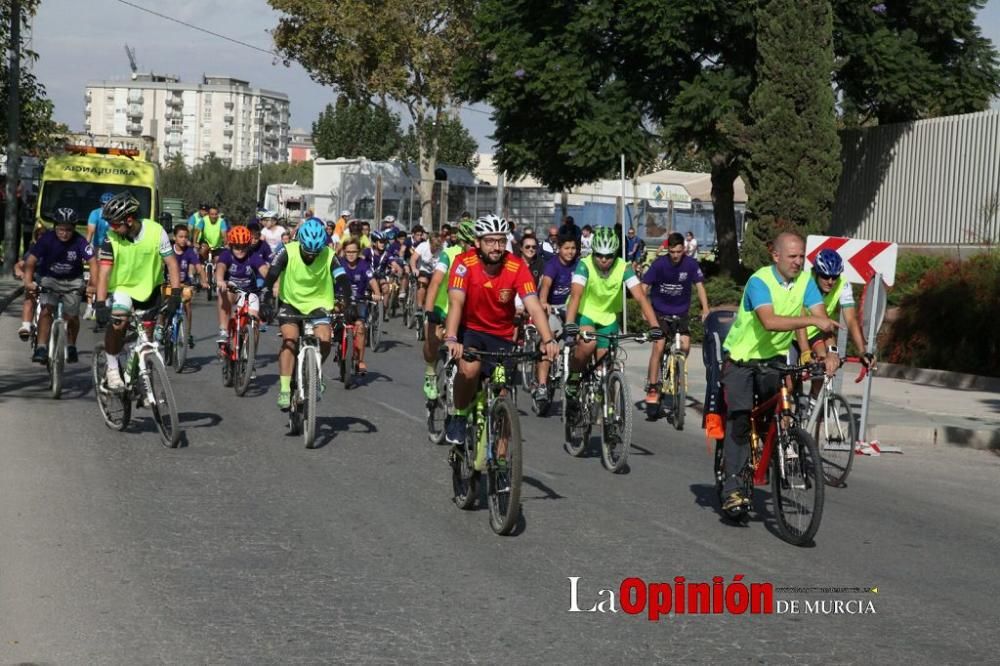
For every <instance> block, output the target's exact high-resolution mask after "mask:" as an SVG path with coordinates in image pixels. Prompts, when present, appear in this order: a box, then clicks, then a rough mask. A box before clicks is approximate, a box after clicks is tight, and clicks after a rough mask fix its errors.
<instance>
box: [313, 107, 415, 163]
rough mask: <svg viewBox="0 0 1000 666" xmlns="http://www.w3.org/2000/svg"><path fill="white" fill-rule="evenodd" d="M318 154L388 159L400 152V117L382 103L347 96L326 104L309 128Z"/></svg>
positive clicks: (329, 156)
mask: <svg viewBox="0 0 1000 666" xmlns="http://www.w3.org/2000/svg"><path fill="white" fill-rule="evenodd" d="M312 135H313V143H314V144H315V145H316V153H317V155H319V156H320V157H326V158H335V157H349V158H357V157H366V158H368V159H370V160H388V159H391V158H393V157H395V156H396V155H397V154H398V153H399V149H400V145H401V143H402V132H401V131H400V129H399V116H397V115H396V114H395V113H392V112H391V111H389V110H388V109H387V108H385V107H383V106H372V105H371V104H368V103H367V102H352V101H351V100H350V99H349V98H348V97H347V96H346V95H340V96H339V97H337V103H336V104H327V105H326V109H325V110H324V111H323V112H322V113H321V114H320V115H319V118H318V119H317V120H316V122H314V123H313V127H312Z"/></svg>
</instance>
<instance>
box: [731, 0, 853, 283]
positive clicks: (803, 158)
mask: <svg viewBox="0 0 1000 666" xmlns="http://www.w3.org/2000/svg"><path fill="white" fill-rule="evenodd" d="M832 71H833V16H832V11H831V8H830V3H829V2H828V1H826V0H811V1H810V2H801V0H769V1H768V2H764V3H762V4H761V5H760V6H759V7H758V9H757V85H756V88H755V89H754V92H753V94H752V95H751V96H750V115H751V116H752V118H753V126H752V127H751V128H749V146H748V150H747V153H748V155H749V159H748V160H747V174H748V176H749V181H750V182H749V184H750V201H749V209H750V212H751V218H750V225H749V227H748V228H747V232H746V234H745V235H744V237H743V247H742V253H743V265H744V266H746V267H747V268H748V269H750V270H753V269H756V268H758V267H760V266H763V265H765V264H768V263H770V254H769V251H768V248H767V243H768V242H769V241H770V240H771V239H773V238H774V237H775V236H776V235H777V233H778V232H780V231H783V230H785V228H790V229H796V230H797V231H799V232H800V233H802V234H808V233H813V232H818V231H822V230H825V229H826V228H827V227H828V226H829V224H830V220H831V216H832V211H833V200H834V196H835V194H836V190H837V182H838V179H839V177H840V159H839V155H840V140H839V139H838V137H837V128H836V119H835V114H834V100H833V88H832V87H831V85H830V73H831V72H832Z"/></svg>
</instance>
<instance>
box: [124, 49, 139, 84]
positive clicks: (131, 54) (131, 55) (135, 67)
mask: <svg viewBox="0 0 1000 666" xmlns="http://www.w3.org/2000/svg"><path fill="white" fill-rule="evenodd" d="M125 53H126V54H127V55H128V64H129V66H131V67H132V80H135V75H136V72H138V71H139V66H138V65H136V64H135V49H134V48H133V47H131V46H129V45H128V44H126V45H125Z"/></svg>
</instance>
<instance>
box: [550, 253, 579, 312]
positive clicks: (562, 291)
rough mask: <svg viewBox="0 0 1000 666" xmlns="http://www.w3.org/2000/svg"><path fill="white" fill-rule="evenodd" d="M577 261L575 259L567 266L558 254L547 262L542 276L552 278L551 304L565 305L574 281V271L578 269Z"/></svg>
mask: <svg viewBox="0 0 1000 666" xmlns="http://www.w3.org/2000/svg"><path fill="white" fill-rule="evenodd" d="M576 263H577V262H576V261H574V262H573V263H571V264H570V265H569V266H566V265H565V264H563V262H562V261H560V260H559V256H558V255H556V256H554V257H552V258H551V259H549V261H548V263H547V264H545V270H543V271H542V277H545V276H548V277H549V278H550V279H551V280H552V286H551V287H549V305H564V304H565V303H566V300H567V299H568V298H569V290H570V287H571V286H572V283H573V271H574V270H576Z"/></svg>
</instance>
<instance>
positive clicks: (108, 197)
mask: <svg viewBox="0 0 1000 666" xmlns="http://www.w3.org/2000/svg"><path fill="white" fill-rule="evenodd" d="M114 198H115V193H114V192H105V193H104V194H102V195H101V205H102V206H103V205H104V204H106V203H108V202H109V201H111V200H112V199H114Z"/></svg>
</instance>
